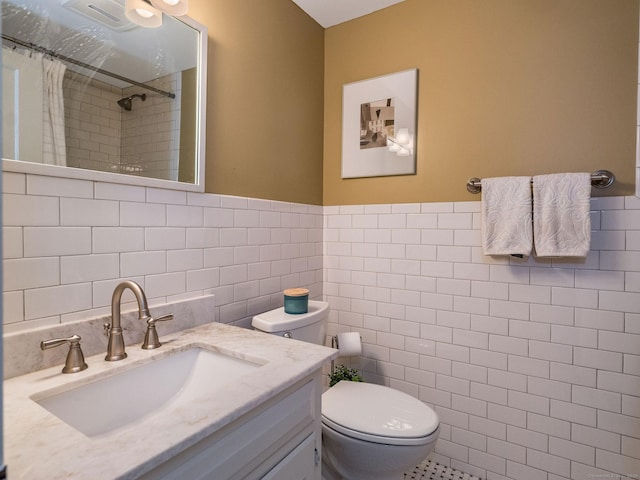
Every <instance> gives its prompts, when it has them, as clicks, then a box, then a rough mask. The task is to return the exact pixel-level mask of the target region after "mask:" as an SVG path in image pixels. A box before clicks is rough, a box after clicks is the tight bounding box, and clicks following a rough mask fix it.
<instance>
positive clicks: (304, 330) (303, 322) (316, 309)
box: [251, 300, 329, 345]
mask: <svg viewBox="0 0 640 480" xmlns="http://www.w3.org/2000/svg"><path fill="white" fill-rule="evenodd" d="M328 318H329V304H328V303H327V302H320V301H317V300H309V309H308V311H307V313H300V314H297V315H293V314H290V313H286V312H285V311H284V307H280V308H276V309H275V310H269V311H268V312H264V313H261V314H260V315H256V316H255V317H253V320H252V321H251V326H252V327H253V328H254V329H255V330H260V331H261V332H265V333H271V334H273V335H279V336H281V337H288V338H295V339H296V340H301V341H303V342H310V343H316V344H318V345H324V341H325V335H326V333H327V319H328Z"/></svg>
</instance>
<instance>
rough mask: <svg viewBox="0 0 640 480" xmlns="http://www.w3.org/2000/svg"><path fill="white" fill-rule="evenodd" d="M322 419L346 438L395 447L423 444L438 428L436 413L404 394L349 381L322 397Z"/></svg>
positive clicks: (341, 383)
mask: <svg viewBox="0 0 640 480" xmlns="http://www.w3.org/2000/svg"><path fill="white" fill-rule="evenodd" d="M322 417H323V421H324V422H325V424H326V425H327V426H329V427H331V428H333V429H334V430H337V431H339V432H340V433H343V434H345V435H348V436H351V437H354V438H361V439H363V440H367V441H374V442H377V443H389V444H394V445H402V444H407V445H408V444H416V441H417V443H422V442H421V440H422V439H424V437H427V436H429V435H431V434H432V433H434V432H435V431H436V430H437V429H438V426H439V425H440V419H439V418H438V415H437V414H436V412H434V411H433V410H432V409H431V408H429V407H428V406H427V405H425V404H424V403H422V402H421V401H420V400H418V399H416V398H414V397H412V396H410V395H408V394H406V393H404V392H400V391H398V390H394V389H392V388H389V387H385V386H382V385H375V384H372V383H360V382H349V381H341V382H338V383H337V384H336V385H334V386H333V387H331V388H330V389H329V390H327V391H326V392H325V393H324V394H322ZM381 437H382V438H381Z"/></svg>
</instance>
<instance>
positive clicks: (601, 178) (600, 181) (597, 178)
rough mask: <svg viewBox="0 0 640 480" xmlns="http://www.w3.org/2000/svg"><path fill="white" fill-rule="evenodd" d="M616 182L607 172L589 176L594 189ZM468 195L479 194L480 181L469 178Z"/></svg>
mask: <svg viewBox="0 0 640 480" xmlns="http://www.w3.org/2000/svg"><path fill="white" fill-rule="evenodd" d="M615 181H616V177H615V175H614V174H613V173H612V172H610V171H609V170H598V171H595V172H593V173H592V174H591V185H592V186H593V187H595V188H609V187H610V186H611V185H613V182H615ZM467 191H468V192H469V193H480V192H481V191H482V180H480V179H479V178H475V177H474V178H470V179H469V181H468V182H467Z"/></svg>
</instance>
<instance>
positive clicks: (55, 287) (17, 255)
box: [2, 172, 323, 332]
mask: <svg viewBox="0 0 640 480" xmlns="http://www.w3.org/2000/svg"><path fill="white" fill-rule="evenodd" d="M2 199H3V214H4V225H3V238H4V246H3V258H4V263H3V265H4V267H3V270H4V271H3V273H4V285H3V289H4V291H3V295H4V297H3V298H4V331H5V332H14V331H19V330H24V329H30V328H34V327H43V326H48V325H54V324H58V323H62V322H67V321H74V320H79V319H83V318H89V317H92V316H96V315H102V314H108V313H109V311H110V302H111V294H112V292H113V289H114V288H115V286H116V285H117V283H118V282H119V281H121V280H122V279H131V280H134V281H137V282H138V283H140V284H141V285H142V286H143V288H144V289H145V291H146V293H147V296H148V298H149V301H150V303H151V304H152V305H154V304H155V305H157V304H161V303H166V302H168V301H172V300H180V299H186V298H193V297H199V296H202V295H206V294H211V293H213V294H215V295H216V319H217V320H218V321H221V322H224V323H232V324H237V325H240V326H244V327H247V326H249V324H250V321H251V317H252V315H254V314H256V313H259V312H262V311H265V310H268V309H270V308H275V307H278V306H281V305H282V302H283V296H282V290H284V289H285V288H290V287H297V286H304V287H307V288H309V289H310V290H311V297H312V298H316V299H321V298H322V276H323V271H322V268H323V263H322V233H323V232H322V230H323V228H322V226H323V210H322V207H320V206H312V205H300V204H291V203H286V202H275V201H266V200H254V199H246V198H244V199H242V198H235V197H224V196H220V195H212V194H203V193H202V194H201V193H188V194H187V193H185V192H179V191H172V190H162V189H156V188H145V187H132V186H123V185H116V184H109V183H102V182H93V181H86V180H74V179H63V178H54V177H45V176H37V175H29V174H21V173H9V172H5V173H4V174H3V197H2ZM126 301H128V302H132V301H133V297H131V296H128V292H127V299H126Z"/></svg>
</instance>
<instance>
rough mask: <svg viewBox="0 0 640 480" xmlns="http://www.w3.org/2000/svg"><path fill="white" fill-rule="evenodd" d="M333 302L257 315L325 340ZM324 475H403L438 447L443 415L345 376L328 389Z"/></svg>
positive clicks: (391, 479)
mask: <svg viewBox="0 0 640 480" xmlns="http://www.w3.org/2000/svg"><path fill="white" fill-rule="evenodd" d="M328 316H329V304H328V303H326V302H319V301H313V300H310V301H309V308H308V312H307V313H305V314H300V315H295V314H288V313H286V312H285V311H284V309H283V308H282V307H280V308H278V309H275V310H270V311H268V312H265V313H262V314H260V315H256V316H255V317H253V321H252V326H253V328H254V329H256V330H260V331H263V332H266V333H270V334H273V335H280V336H284V337H287V338H294V339H298V340H302V341H308V342H311V343H319V344H322V343H324V335H325V331H326V324H327V318H328ZM321 410H322V477H323V479H324V480H395V479H397V480H402V478H403V475H404V472H406V471H408V470H410V469H412V468H413V467H415V466H416V465H418V464H419V463H420V462H421V461H422V460H424V459H425V458H426V457H427V455H429V453H430V452H431V451H432V450H433V447H434V446H435V443H436V440H437V439H438V434H439V432H440V421H439V419H438V415H437V414H436V412H434V411H433V410H432V409H431V408H430V407H428V406H427V405H425V404H424V403H422V402H421V401H420V400H418V399H416V398H414V397H412V396H410V395H408V394H406V393H403V392H400V391H398V390H394V389H392V388H389V387H385V386H383V385H375V384H371V383H361V382H349V381H345V380H343V381H341V382H338V383H337V384H336V385H334V386H333V387H331V388H330V389H329V390H327V391H326V392H325V393H323V394H322V404H321Z"/></svg>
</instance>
